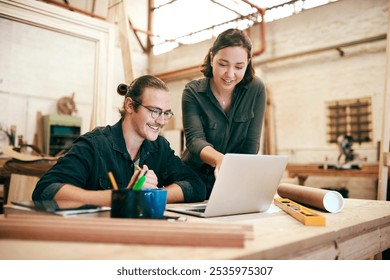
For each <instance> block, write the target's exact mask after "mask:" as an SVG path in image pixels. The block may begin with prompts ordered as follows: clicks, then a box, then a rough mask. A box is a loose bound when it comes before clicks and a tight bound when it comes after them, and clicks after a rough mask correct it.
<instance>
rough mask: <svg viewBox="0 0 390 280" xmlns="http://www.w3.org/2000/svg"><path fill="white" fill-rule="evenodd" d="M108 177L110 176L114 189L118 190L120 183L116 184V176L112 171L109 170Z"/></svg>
mask: <svg viewBox="0 0 390 280" xmlns="http://www.w3.org/2000/svg"><path fill="white" fill-rule="evenodd" d="M108 177H109V178H110V181H111V184H112V187H113V188H114V190H118V189H119V188H118V185H117V184H116V181H115V178H114V175H112V172H111V171H110V172H108Z"/></svg>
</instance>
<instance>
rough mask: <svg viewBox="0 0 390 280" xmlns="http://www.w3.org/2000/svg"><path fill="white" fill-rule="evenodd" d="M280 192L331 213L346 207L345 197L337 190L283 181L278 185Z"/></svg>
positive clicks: (289, 197)
mask: <svg viewBox="0 0 390 280" xmlns="http://www.w3.org/2000/svg"><path fill="white" fill-rule="evenodd" d="M278 194H279V195H280V196H281V197H283V198H288V199H291V200H293V201H295V202H297V203H302V204H305V205H307V206H312V207H315V208H318V209H322V210H325V211H328V212H330V213H337V212H339V211H341V210H342V209H343V207H344V198H343V196H342V195H341V194H340V193H339V192H336V191H328V190H323V189H317V188H313V187H306V186H300V185H294V184H288V183H282V184H280V185H279V187H278Z"/></svg>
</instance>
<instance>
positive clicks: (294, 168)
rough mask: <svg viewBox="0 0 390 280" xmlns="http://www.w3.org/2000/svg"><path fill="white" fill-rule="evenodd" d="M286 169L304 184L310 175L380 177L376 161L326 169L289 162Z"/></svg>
mask: <svg viewBox="0 0 390 280" xmlns="http://www.w3.org/2000/svg"><path fill="white" fill-rule="evenodd" d="M286 170H287V172H288V176H289V177H291V178H295V177H298V184H299V185H304V183H305V181H306V179H307V178H308V177H310V176H320V177H364V178H372V179H378V175H379V166H378V164H376V163H372V164H364V165H362V167H361V168H360V169H324V168H323V165H322V164H315V163H309V164H299V163H289V164H287V167H286ZM389 173H390V171H389Z"/></svg>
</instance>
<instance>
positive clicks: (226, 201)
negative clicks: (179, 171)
mask: <svg viewBox="0 0 390 280" xmlns="http://www.w3.org/2000/svg"><path fill="white" fill-rule="evenodd" d="M287 161H288V157H287V156H280V155H248V154H226V155H225V157H224V160H223V162H222V165H221V168H220V170H219V173H218V177H217V179H216V180H215V183H214V186H213V189H212V192H211V194H210V197H209V200H208V201H207V203H202V204H191V205H186V206H182V205H181V206H180V205H174V204H172V205H168V207H167V210H168V211H172V212H177V213H182V214H188V215H194V216H198V217H204V218H206V217H217V216H227V215H237V214H245V213H254V212H263V211H267V210H268V208H269V207H270V206H271V204H272V202H273V198H274V196H275V194H276V191H277V188H278V186H279V182H280V179H281V178H282V176H283V172H284V170H285V168H286V165H287Z"/></svg>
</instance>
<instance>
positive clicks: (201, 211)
mask: <svg viewBox="0 0 390 280" xmlns="http://www.w3.org/2000/svg"><path fill="white" fill-rule="evenodd" d="M188 210H190V211H193V212H199V213H204V211H205V210H206V208H191V209H188Z"/></svg>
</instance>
